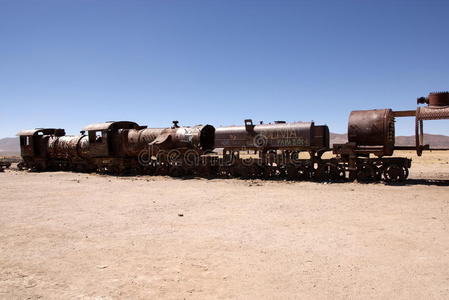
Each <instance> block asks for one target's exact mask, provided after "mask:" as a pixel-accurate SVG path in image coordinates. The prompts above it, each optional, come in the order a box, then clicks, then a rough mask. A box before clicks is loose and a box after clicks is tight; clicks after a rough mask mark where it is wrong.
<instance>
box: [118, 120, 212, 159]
mask: <svg viewBox="0 0 449 300" xmlns="http://www.w3.org/2000/svg"><path fill="white" fill-rule="evenodd" d="M214 139H215V128H214V127H213V126H211V125H198V126H193V127H173V128H146V129H142V130H129V131H128V133H127V142H126V149H125V153H126V154H127V155H129V156H134V155H138V154H139V152H140V151H142V150H145V149H147V148H148V146H149V145H154V146H157V147H158V148H159V149H164V150H171V149H176V148H189V149H199V150H203V151H205V150H212V149H213V148H214Z"/></svg>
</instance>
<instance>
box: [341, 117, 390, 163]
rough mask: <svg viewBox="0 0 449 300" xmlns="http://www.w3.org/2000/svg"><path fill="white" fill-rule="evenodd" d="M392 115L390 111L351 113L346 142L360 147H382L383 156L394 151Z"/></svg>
mask: <svg viewBox="0 0 449 300" xmlns="http://www.w3.org/2000/svg"><path fill="white" fill-rule="evenodd" d="M394 128H395V127H394V115H393V111H392V110H391V109H374V110H358V111H353V112H351V115H350V116H349V123H348V141H349V142H353V143H355V144H356V145H357V146H358V147H361V146H382V147H383V148H384V155H392V154H393V151H394V143H395V132H394Z"/></svg>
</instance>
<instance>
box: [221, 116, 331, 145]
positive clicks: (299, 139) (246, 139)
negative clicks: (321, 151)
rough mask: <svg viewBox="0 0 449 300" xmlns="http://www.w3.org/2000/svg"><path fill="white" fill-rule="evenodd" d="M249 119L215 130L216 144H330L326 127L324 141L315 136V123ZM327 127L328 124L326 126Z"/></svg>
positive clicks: (322, 132)
mask: <svg viewBox="0 0 449 300" xmlns="http://www.w3.org/2000/svg"><path fill="white" fill-rule="evenodd" d="M250 121H251V120H245V126H228V127H219V128H217V129H216V130H215V147H216V148H226V149H242V150H243V149H254V150H258V149H264V148H265V149H268V148H269V149H294V148H300V149H304V148H307V147H313V146H317V147H328V145H329V142H328V141H327V143H326V138H328V132H327V137H326V130H325V128H324V127H321V130H320V136H322V138H323V140H321V142H320V144H316V143H317V142H319V141H317V140H316V139H314V137H315V135H314V129H315V125H314V123H313V122H297V123H275V124H261V125H253V124H252V122H250ZM325 127H326V128H327V126H325Z"/></svg>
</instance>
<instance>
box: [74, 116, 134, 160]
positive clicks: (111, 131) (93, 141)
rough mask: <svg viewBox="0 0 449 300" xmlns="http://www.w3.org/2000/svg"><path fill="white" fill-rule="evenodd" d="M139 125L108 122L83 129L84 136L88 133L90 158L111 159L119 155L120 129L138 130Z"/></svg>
mask: <svg viewBox="0 0 449 300" xmlns="http://www.w3.org/2000/svg"><path fill="white" fill-rule="evenodd" d="M137 128H140V126H139V125H138V124H137V123H134V122H129V121H120V122H106V123H96V124H91V125H88V126H86V127H84V128H83V130H82V131H81V133H82V134H85V132H86V131H87V137H88V140H89V156H90V157H91V158H99V157H109V156H115V155H116V154H118V152H119V149H118V148H117V147H116V143H114V141H115V140H116V136H117V134H118V132H119V129H137Z"/></svg>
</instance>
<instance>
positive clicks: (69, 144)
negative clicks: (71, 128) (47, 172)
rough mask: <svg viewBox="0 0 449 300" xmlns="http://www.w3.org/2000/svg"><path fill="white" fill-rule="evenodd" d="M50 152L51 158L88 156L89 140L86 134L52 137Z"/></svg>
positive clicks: (49, 144) (49, 145)
mask: <svg viewBox="0 0 449 300" xmlns="http://www.w3.org/2000/svg"><path fill="white" fill-rule="evenodd" d="M48 153H49V156H50V157H51V158H59V159H72V160H73V159H80V158H87V157H88V153H89V140H88V138H87V136H85V135H79V136H61V137H54V136H53V137H50V139H49V141H48Z"/></svg>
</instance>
